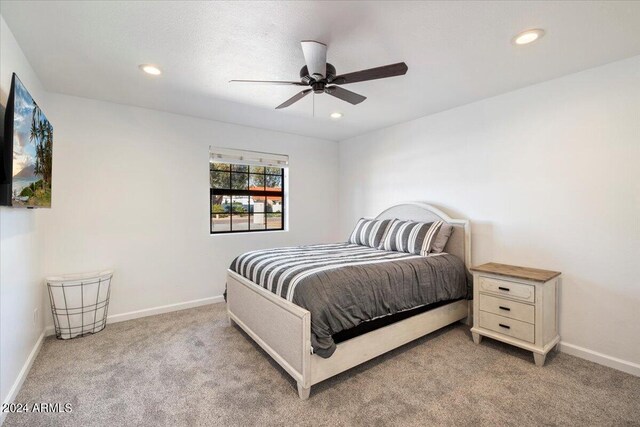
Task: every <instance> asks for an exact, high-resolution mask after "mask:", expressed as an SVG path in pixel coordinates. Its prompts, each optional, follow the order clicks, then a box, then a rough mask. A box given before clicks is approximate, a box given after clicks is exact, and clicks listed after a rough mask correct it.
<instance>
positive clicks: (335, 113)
mask: <svg viewBox="0 0 640 427" xmlns="http://www.w3.org/2000/svg"><path fill="white" fill-rule="evenodd" d="M329 116H331V118H332V119H339V118H342V113H341V112H339V111H336V112H334V113H331V114H330V115H329Z"/></svg>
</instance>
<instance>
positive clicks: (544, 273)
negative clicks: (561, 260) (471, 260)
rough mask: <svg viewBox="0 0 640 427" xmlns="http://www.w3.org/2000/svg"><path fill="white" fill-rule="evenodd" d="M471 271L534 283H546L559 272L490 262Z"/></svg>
mask: <svg viewBox="0 0 640 427" xmlns="http://www.w3.org/2000/svg"><path fill="white" fill-rule="evenodd" d="M470 270H471V271H477V272H479V273H489V274H496V275H498V276H505V277H515V278H517V279H525V280H532V281H534V282H542V283H544V282H548V281H549V280H551V279H553V278H554V277H558V276H559V275H560V274H562V273H560V272H559V271H549V270H540V269H537V268H528V267H518V266H515V265H507V264H498V263H495V262H490V263H487V264H482V265H478V266H477V267H472V268H471V269H470Z"/></svg>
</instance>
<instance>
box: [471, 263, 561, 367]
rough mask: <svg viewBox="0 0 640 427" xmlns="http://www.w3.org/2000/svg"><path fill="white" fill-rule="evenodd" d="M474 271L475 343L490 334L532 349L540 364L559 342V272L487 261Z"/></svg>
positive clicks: (541, 364)
mask: <svg viewBox="0 0 640 427" xmlns="http://www.w3.org/2000/svg"><path fill="white" fill-rule="evenodd" d="M471 271H472V272H473V328H471V334H472V335H473V342H475V343H476V344H480V341H481V340H482V337H483V336H485V337H489V338H493V339H496V340H498V341H502V342H505V343H507V344H511V345H515V346H517V347H520V348H523V349H525V350H529V351H531V352H533V357H534V360H535V362H536V365H537V366H543V365H544V361H545V358H546V357H547V353H549V351H550V350H551V349H552V348H554V347H555V346H556V345H557V344H558V342H559V341H560V335H558V291H559V287H558V285H559V283H560V274H561V273H559V272H557V271H548V270H538V269H535V268H526V267H516V266H513V265H506V264H496V263H493V262H491V263H488V264H483V265H479V266H477V267H473V268H471Z"/></svg>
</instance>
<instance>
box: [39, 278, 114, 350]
mask: <svg viewBox="0 0 640 427" xmlns="http://www.w3.org/2000/svg"><path fill="white" fill-rule="evenodd" d="M112 277H113V271H111V270H107V271H100V272H95V273H84V274H73V275H67V276H57V277H47V279H46V283H47V288H48V289H49V300H50V301H51V313H52V314H53V324H54V326H55V329H56V337H57V338H58V339H70V338H75V337H81V336H84V335H88V334H94V333H96V332H100V331H101V330H103V329H104V328H105V326H106V325H107V310H108V308H109V296H110V293H111V278H112Z"/></svg>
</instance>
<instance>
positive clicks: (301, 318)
mask: <svg viewBox="0 0 640 427" xmlns="http://www.w3.org/2000/svg"><path fill="white" fill-rule="evenodd" d="M227 313H228V315H229V319H230V320H232V321H233V322H235V323H236V324H237V325H238V326H240V327H241V328H242V329H243V330H244V331H245V332H246V333H247V334H248V335H249V336H251V338H253V340H254V341H255V342H256V343H258V345H260V347H262V348H263V349H264V351H266V352H267V353H269V355H270V356H271V357H272V358H273V359H274V360H275V361H276V362H278V364H280V366H282V368H284V369H285V370H286V371H287V372H288V373H289V375H291V376H292V377H293V378H294V379H295V380H296V381H297V382H298V391H299V393H300V396H301V397H303V396H304V394H306V397H308V395H309V394H308V390H309V388H310V387H311V384H309V378H310V372H309V369H310V366H309V365H310V359H311V313H309V311H308V310H305V309H303V308H301V307H299V306H297V305H295V304H293V303H291V302H289V301H287V300H284V299H282V298H280V297H278V296H276V295H274V294H272V293H271V292H269V291H267V290H266V289H262V288H261V287H259V286H256V285H255V284H253V283H252V282H250V281H249V280H247V279H246V278H244V277H242V276H240V275H239V274H237V273H236V272H234V271H231V270H228V272H227Z"/></svg>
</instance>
